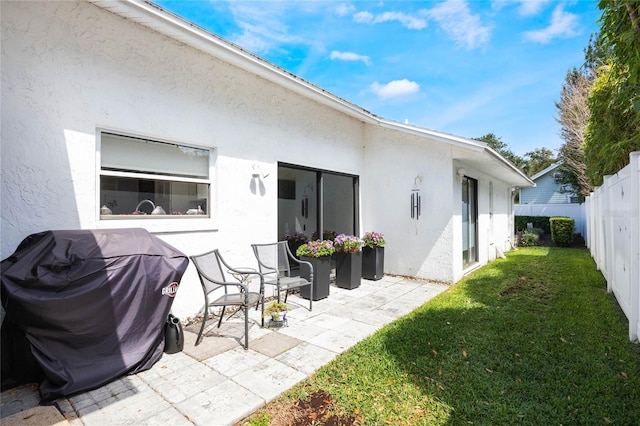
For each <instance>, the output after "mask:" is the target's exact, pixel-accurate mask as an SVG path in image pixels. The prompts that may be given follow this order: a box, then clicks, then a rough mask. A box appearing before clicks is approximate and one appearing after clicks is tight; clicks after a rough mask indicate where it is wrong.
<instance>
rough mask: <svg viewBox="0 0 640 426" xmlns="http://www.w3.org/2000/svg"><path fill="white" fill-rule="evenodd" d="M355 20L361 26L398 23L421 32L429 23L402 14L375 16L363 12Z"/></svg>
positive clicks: (357, 14)
mask: <svg viewBox="0 0 640 426" xmlns="http://www.w3.org/2000/svg"><path fill="white" fill-rule="evenodd" d="M353 20H354V22H358V23H361V24H381V23H383V22H390V21H397V22H399V23H400V24H401V25H402V26H404V27H405V28H408V29H410V30H421V29H423V28H425V27H426V26H427V21H425V20H424V19H422V18H417V17H415V16H411V15H408V14H406V13H402V12H384V13H380V14H378V15H374V14H372V13H371V12H367V11H362V12H357V13H355V14H354V15H353Z"/></svg>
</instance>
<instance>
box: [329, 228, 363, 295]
mask: <svg viewBox="0 0 640 426" xmlns="http://www.w3.org/2000/svg"><path fill="white" fill-rule="evenodd" d="M363 244H364V242H363V241H362V240H361V239H360V238H359V237H356V236H355V235H347V234H340V235H338V236H336V238H335V239H334V240H333V246H334V247H335V249H336V253H335V255H334V258H335V260H336V285H337V286H338V287H340V288H346V289H349V290H352V289H354V288H357V287H359V286H360V279H361V278H362V251H361V250H360V249H361V248H362V245H363Z"/></svg>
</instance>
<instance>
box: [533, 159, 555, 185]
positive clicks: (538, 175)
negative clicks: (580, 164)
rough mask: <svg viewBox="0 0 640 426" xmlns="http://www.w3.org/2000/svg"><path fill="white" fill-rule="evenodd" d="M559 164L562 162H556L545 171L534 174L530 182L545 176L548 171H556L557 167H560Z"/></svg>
mask: <svg viewBox="0 0 640 426" xmlns="http://www.w3.org/2000/svg"><path fill="white" fill-rule="evenodd" d="M561 164H562V161H558V162H557V163H553V164H552V165H550V166H549V167H547V168H546V169H544V170H541V171H539V172H538V173H536V174H535V175H533V176H531V180H532V181H534V182H535V181H536V179H538V178H540V177H542V176H544V175H546V174H547V173H549V172H550V171H553V170H555V169H557V168H558V167H560V165H561Z"/></svg>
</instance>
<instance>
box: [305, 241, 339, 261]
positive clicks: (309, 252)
mask: <svg viewBox="0 0 640 426" xmlns="http://www.w3.org/2000/svg"><path fill="white" fill-rule="evenodd" d="M335 251H336V249H335V247H334V246H333V241H331V240H313V241H309V242H308V243H306V244H303V245H301V246H300V247H298V250H296V256H298V257H302V256H307V257H324V256H331V255H332V254H333V253H335Z"/></svg>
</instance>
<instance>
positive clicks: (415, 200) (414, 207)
mask: <svg viewBox="0 0 640 426" xmlns="http://www.w3.org/2000/svg"><path fill="white" fill-rule="evenodd" d="M420 200H421V197H420V190H419V189H412V190H411V219H415V220H418V219H419V218H420V204H421V202H420Z"/></svg>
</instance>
